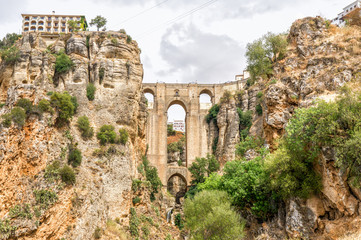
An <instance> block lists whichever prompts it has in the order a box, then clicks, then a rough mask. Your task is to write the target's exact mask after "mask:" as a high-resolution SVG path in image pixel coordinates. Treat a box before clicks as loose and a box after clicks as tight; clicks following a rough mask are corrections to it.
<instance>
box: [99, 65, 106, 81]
mask: <svg viewBox="0 0 361 240" xmlns="http://www.w3.org/2000/svg"><path fill="white" fill-rule="evenodd" d="M104 75H105V68H103V67H101V68H99V80H100V83H102V81H103V79H104Z"/></svg>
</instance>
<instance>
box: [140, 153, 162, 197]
mask: <svg viewBox="0 0 361 240" xmlns="http://www.w3.org/2000/svg"><path fill="white" fill-rule="evenodd" d="M143 166H144V170H145V176H146V179H147V181H149V182H150V184H151V187H152V191H153V192H154V193H157V192H158V191H159V189H160V188H161V187H162V181H161V180H160V178H159V176H158V170H157V169H156V168H155V167H153V166H150V163H149V161H148V159H147V157H146V156H144V157H143Z"/></svg>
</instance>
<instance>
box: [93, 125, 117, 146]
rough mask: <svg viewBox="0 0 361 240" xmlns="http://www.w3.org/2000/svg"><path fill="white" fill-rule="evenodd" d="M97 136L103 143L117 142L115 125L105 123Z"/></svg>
mask: <svg viewBox="0 0 361 240" xmlns="http://www.w3.org/2000/svg"><path fill="white" fill-rule="evenodd" d="M97 138H98V139H99V141H100V144H101V145H105V144H107V143H115V139H116V138H117V134H116V133H115V132H114V126H112V125H103V126H102V127H101V128H100V130H99V132H98V133H97Z"/></svg>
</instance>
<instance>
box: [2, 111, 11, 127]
mask: <svg viewBox="0 0 361 240" xmlns="http://www.w3.org/2000/svg"><path fill="white" fill-rule="evenodd" d="M1 118H2V119H3V120H2V122H1V124H2V125H3V126H4V127H6V128H8V127H10V126H11V114H10V113H8V114H4V115H2V116H1Z"/></svg>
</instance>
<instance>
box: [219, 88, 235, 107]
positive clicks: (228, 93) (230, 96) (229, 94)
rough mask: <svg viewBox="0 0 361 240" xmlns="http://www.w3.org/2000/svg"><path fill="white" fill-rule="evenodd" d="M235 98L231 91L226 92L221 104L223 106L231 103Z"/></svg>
mask: <svg viewBox="0 0 361 240" xmlns="http://www.w3.org/2000/svg"><path fill="white" fill-rule="evenodd" d="M232 98H233V95H232V93H231V92H230V91H228V90H226V91H225V92H224V93H223V96H222V97H221V99H220V100H219V102H220V103H221V104H223V103H229V101H230V100H231V99H232Z"/></svg>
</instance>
